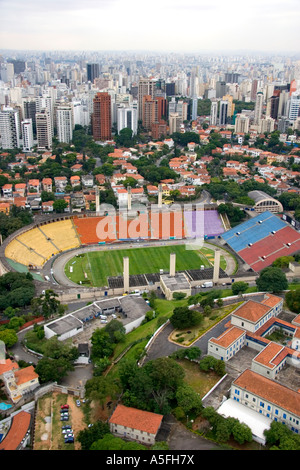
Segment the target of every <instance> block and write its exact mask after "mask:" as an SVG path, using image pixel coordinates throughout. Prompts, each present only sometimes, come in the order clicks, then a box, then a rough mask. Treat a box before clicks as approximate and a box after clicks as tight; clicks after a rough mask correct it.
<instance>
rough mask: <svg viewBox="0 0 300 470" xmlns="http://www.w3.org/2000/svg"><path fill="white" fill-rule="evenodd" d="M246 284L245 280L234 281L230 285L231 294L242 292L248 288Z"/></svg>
mask: <svg viewBox="0 0 300 470" xmlns="http://www.w3.org/2000/svg"><path fill="white" fill-rule="evenodd" d="M248 286H249V284H248V283H247V282H243V281H237V282H234V283H233V284H232V286H231V290H232V293H233V295H240V294H243V293H244V292H246V290H247V289H248Z"/></svg>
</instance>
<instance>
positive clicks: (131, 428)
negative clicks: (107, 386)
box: [109, 405, 163, 445]
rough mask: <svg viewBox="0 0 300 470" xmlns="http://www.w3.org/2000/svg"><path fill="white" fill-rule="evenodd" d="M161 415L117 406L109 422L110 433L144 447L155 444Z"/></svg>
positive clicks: (161, 418)
mask: <svg viewBox="0 0 300 470" xmlns="http://www.w3.org/2000/svg"><path fill="white" fill-rule="evenodd" d="M162 420H163V415H159V414H156V413H152V412H149V411H143V410H138V409H136V408H131V407H127V406H124V405H118V406H117V407H116V409H115V411H114V412H113V414H112V416H111V418H110V420H109V426H110V432H111V433H112V434H113V435H115V436H117V437H121V438H124V439H130V440H133V441H137V442H139V443H141V444H145V445H153V444H155V439H156V436H157V433H158V431H159V429H160V426H161V423H162Z"/></svg>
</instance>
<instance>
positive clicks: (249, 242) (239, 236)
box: [222, 211, 300, 272]
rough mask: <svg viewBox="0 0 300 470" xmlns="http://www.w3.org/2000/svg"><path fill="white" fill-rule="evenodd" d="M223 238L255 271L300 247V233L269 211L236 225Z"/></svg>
mask: <svg viewBox="0 0 300 470" xmlns="http://www.w3.org/2000/svg"><path fill="white" fill-rule="evenodd" d="M222 239H223V242H224V243H226V244H228V245H229V246H230V247H231V248H232V249H233V250H234V251H235V252H236V253H237V254H238V255H239V257H240V258H241V259H242V260H243V261H244V262H245V263H246V264H247V265H248V266H249V267H250V268H251V269H252V270H253V271H255V272H259V271H261V270H262V269H263V268H265V267H267V266H270V265H271V264H272V263H273V261H275V260H276V259H277V258H279V257H281V256H289V255H293V254H294V253H296V252H297V251H299V250H300V234H299V233H298V232H297V231H296V230H294V229H293V228H292V227H290V226H288V225H287V224H286V222H284V220H282V219H281V218H280V217H279V216H278V215H275V214H273V213H271V212H269V211H265V212H263V213H262V214H259V215H257V216H256V217H254V218H252V219H250V220H247V221H246V222H243V223H242V224H240V225H238V226H236V227H234V228H232V229H231V230H229V231H228V232H226V233H224V234H223V235H222Z"/></svg>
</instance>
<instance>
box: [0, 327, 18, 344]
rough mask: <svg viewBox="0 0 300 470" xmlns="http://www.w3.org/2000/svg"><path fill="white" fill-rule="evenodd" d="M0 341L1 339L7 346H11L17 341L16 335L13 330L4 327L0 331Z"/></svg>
mask: <svg viewBox="0 0 300 470" xmlns="http://www.w3.org/2000/svg"><path fill="white" fill-rule="evenodd" d="M0 341H3V343H4V344H5V346H6V347H7V348H11V347H12V346H13V345H14V344H16V343H17V342H18V336H17V333H16V332H15V330H11V329H5V330H2V331H0Z"/></svg>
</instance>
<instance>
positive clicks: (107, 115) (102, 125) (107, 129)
mask: <svg viewBox="0 0 300 470" xmlns="http://www.w3.org/2000/svg"><path fill="white" fill-rule="evenodd" d="M111 125H112V122H111V96H110V95H109V93H107V92H102V93H101V92H100V93H97V94H96V96H95V98H94V100H93V114H92V130H93V138H94V140H96V141H97V140H111Z"/></svg>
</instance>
